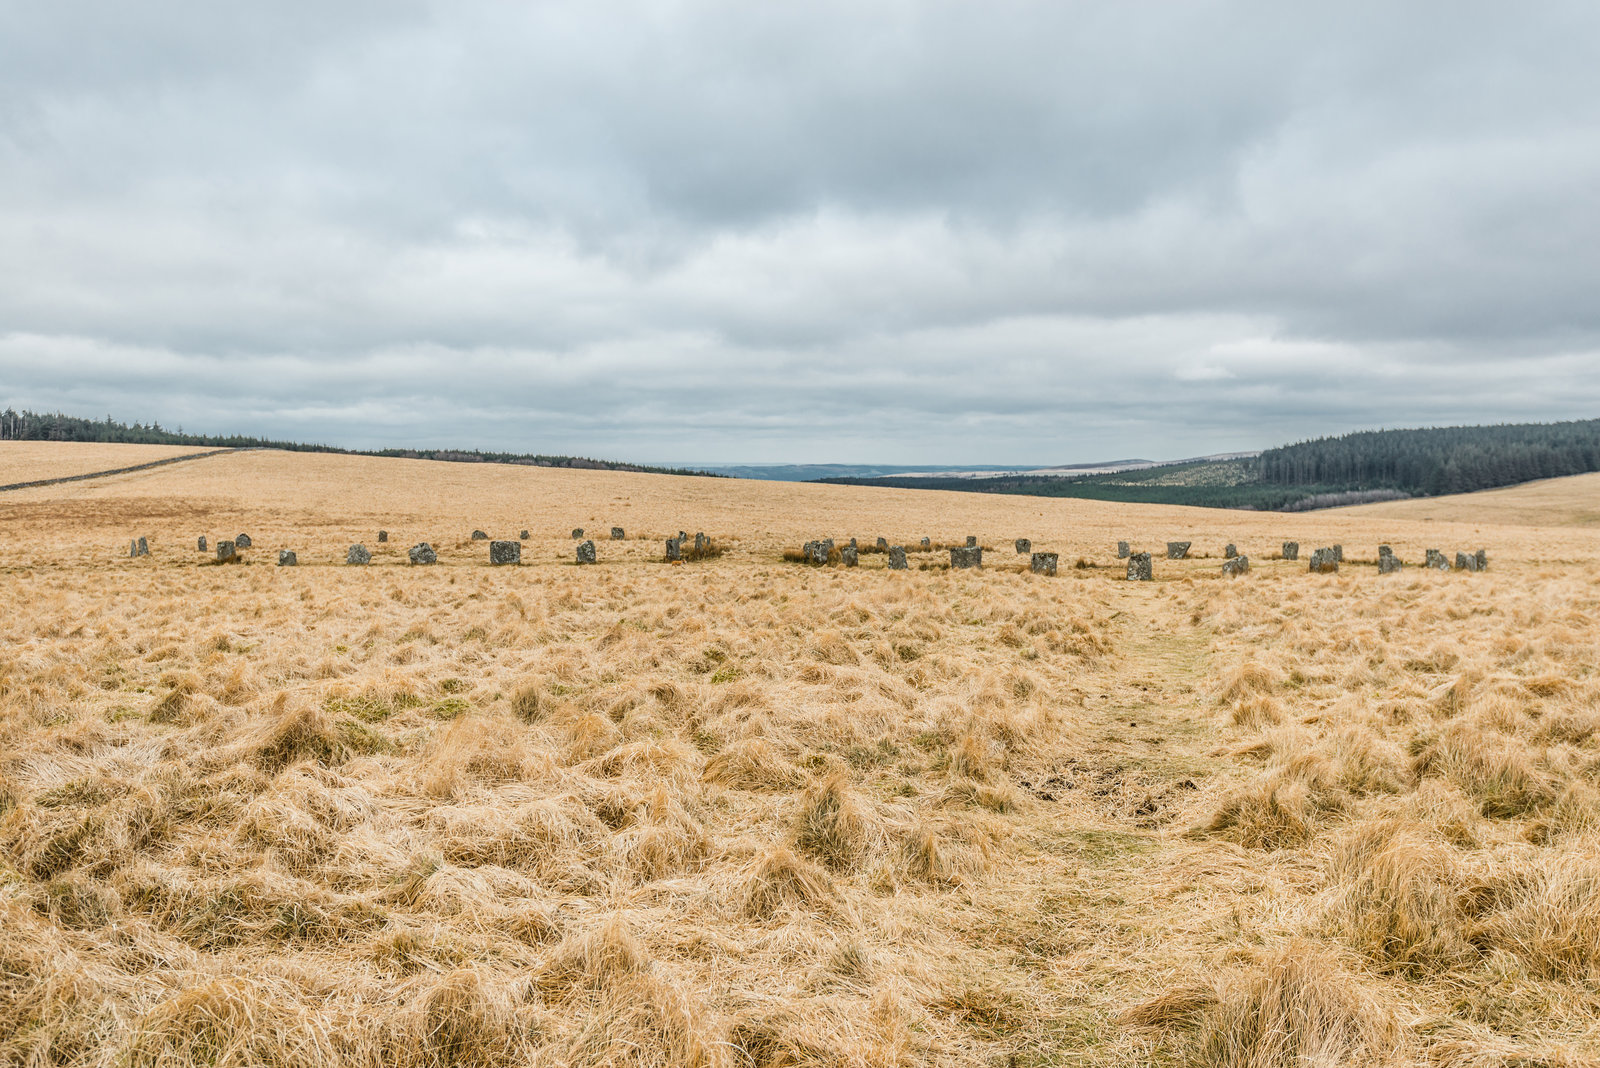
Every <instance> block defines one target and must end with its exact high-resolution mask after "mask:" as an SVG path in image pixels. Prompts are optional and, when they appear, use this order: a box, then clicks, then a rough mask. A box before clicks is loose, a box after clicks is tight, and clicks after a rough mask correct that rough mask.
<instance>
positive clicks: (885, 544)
mask: <svg viewBox="0 0 1600 1068" xmlns="http://www.w3.org/2000/svg"><path fill="white" fill-rule="evenodd" d="M878 551H879V552H880V553H886V552H888V551H889V539H888V538H879V539H878Z"/></svg>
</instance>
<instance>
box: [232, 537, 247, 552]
mask: <svg viewBox="0 0 1600 1068" xmlns="http://www.w3.org/2000/svg"><path fill="white" fill-rule="evenodd" d="M233 547H234V548H235V549H248V548H250V535H248V534H240V535H239V536H238V537H237V538H234V539H233Z"/></svg>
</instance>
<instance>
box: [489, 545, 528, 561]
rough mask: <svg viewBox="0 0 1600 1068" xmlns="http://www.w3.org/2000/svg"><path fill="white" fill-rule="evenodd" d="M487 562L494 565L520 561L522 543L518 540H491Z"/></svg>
mask: <svg viewBox="0 0 1600 1068" xmlns="http://www.w3.org/2000/svg"><path fill="white" fill-rule="evenodd" d="M489 563H491V564H495V565H500V564H520V563H522V543H521V542H520V541H491V542H490V543H489Z"/></svg>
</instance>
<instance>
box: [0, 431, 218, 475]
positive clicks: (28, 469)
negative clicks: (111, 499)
mask: <svg viewBox="0 0 1600 1068" xmlns="http://www.w3.org/2000/svg"><path fill="white" fill-rule="evenodd" d="M209 451H211V450H210V449H209V448H208V447H205V446H199V445H106V444H101V443H99V442H91V441H0V486H9V485H12V484H13V483H16V482H37V481H38V480H40V479H45V478H66V477H68V476H70V475H87V474H92V473H94V472H96V471H113V470H116V469H118V468H123V467H134V466H136V465H138V464H147V463H150V462H151V461H152V460H168V459H171V458H172V457H174V456H189V455H193V454H195V453H201V452H209Z"/></svg>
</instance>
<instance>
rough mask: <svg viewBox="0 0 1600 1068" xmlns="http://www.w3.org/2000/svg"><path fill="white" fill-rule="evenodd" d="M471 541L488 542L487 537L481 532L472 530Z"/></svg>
mask: <svg viewBox="0 0 1600 1068" xmlns="http://www.w3.org/2000/svg"><path fill="white" fill-rule="evenodd" d="M472 540H473V541H488V540H489V535H487V534H485V533H484V532H483V531H481V530H474V531H473V532H472Z"/></svg>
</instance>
